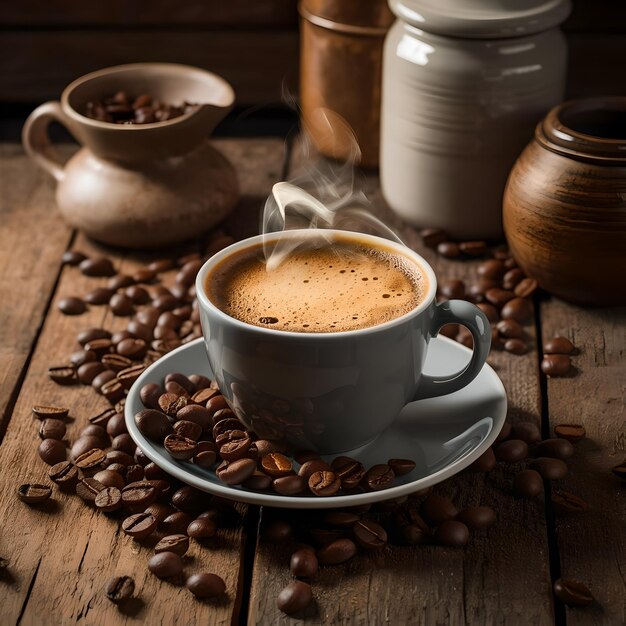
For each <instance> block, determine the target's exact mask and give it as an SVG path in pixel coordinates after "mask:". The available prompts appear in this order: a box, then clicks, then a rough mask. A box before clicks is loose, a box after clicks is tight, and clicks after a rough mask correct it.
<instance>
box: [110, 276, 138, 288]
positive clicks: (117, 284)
mask: <svg viewBox="0 0 626 626" xmlns="http://www.w3.org/2000/svg"><path fill="white" fill-rule="evenodd" d="M132 284H133V279H132V278H131V277H130V276H129V275H128V274H117V275H115V276H113V277H112V278H109V280H108V281H107V287H108V288H109V289H113V291H117V290H118V289H125V288H126V287H130V286H131V285H132Z"/></svg>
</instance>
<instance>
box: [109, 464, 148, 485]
mask: <svg viewBox="0 0 626 626" xmlns="http://www.w3.org/2000/svg"><path fill="white" fill-rule="evenodd" d="M113 466H121V467H122V468H123V470H121V471H122V474H123V476H124V479H125V481H126V482H127V483H136V482H139V481H142V480H144V479H146V480H147V479H148V477H147V476H146V475H145V473H144V470H143V467H142V466H141V465H138V464H134V465H126V466H125V465H122V464H121V463H111V464H110V465H108V466H107V467H109V468H110V467H113Z"/></svg>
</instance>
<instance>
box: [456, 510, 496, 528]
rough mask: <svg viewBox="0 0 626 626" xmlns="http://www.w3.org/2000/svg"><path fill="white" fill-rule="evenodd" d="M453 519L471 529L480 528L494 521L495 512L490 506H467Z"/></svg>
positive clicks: (487, 526)
mask: <svg viewBox="0 0 626 626" xmlns="http://www.w3.org/2000/svg"><path fill="white" fill-rule="evenodd" d="M455 519H456V520H457V521H458V522H463V523H464V524H465V525H466V526H467V527H468V528H470V529H471V530H482V529H483V528H489V526H491V525H492V524H493V523H494V522H495V521H496V512H495V511H494V510H493V509H492V508H491V507H490V506H468V507H467V508H465V509H463V510H462V511H461V512H460V513H459V514H458V515H457V516H456V518H455Z"/></svg>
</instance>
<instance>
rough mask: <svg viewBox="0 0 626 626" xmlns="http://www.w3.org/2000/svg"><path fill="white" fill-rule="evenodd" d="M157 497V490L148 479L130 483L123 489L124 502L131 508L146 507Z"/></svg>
mask: <svg viewBox="0 0 626 626" xmlns="http://www.w3.org/2000/svg"><path fill="white" fill-rule="evenodd" d="M156 497H157V490H156V489H155V487H154V486H153V485H152V484H151V483H150V482H148V481H147V480H142V481H137V482H134V483H129V484H128V485H126V487H124V489H122V503H123V504H124V506H126V507H128V508H129V509H140V508H141V509H142V510H143V509H145V508H146V507H147V506H148V505H149V504H152V503H153V502H154V501H155V500H156Z"/></svg>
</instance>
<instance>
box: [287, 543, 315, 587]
mask: <svg viewBox="0 0 626 626" xmlns="http://www.w3.org/2000/svg"><path fill="white" fill-rule="evenodd" d="M289 570H290V571H291V574H292V575H293V576H295V577H296V578H304V579H306V580H312V579H314V578H317V573H318V570H319V563H318V561H317V556H315V552H314V551H313V549H311V548H301V549H300V550H296V551H295V552H294V553H293V554H292V555H291V560H290V562H289Z"/></svg>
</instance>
